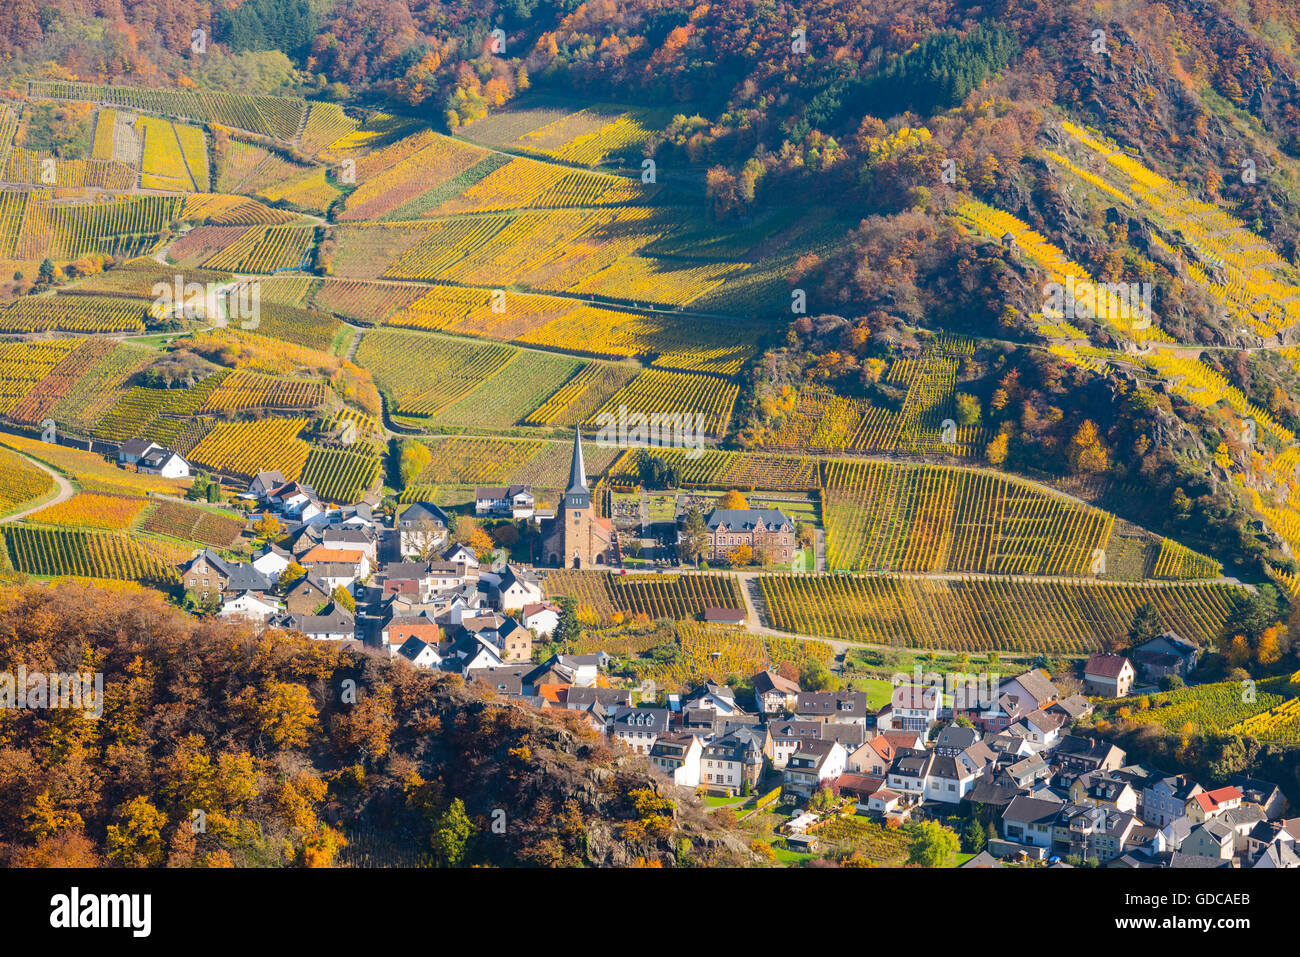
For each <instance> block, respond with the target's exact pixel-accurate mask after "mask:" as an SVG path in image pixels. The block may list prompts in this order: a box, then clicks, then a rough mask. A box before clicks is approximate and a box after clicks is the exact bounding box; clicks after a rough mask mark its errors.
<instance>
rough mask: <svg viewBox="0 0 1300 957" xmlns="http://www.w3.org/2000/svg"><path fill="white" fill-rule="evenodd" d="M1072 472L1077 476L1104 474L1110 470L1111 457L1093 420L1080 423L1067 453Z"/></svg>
mask: <svg viewBox="0 0 1300 957" xmlns="http://www.w3.org/2000/svg"><path fill="white" fill-rule="evenodd" d="M1066 455H1067V458H1068V459H1069V462H1070V470H1071V471H1072V472H1074V473H1075V474H1076V475H1083V474H1087V473H1097V472H1104V471H1106V470H1107V469H1108V468H1110V455H1109V453H1108V452H1107V451H1106V447H1105V446H1104V445H1103V444H1102V442H1101V437H1100V435H1099V434H1098V432H1097V426H1096V424H1095V423H1094V422H1093V421H1092V420H1091V419H1084V420H1083V422H1082V423H1080V425H1079V428H1078V430H1077V431H1076V432H1075V433H1074V437H1073V438H1072V439H1070V447H1069V450H1068V451H1067V453H1066Z"/></svg>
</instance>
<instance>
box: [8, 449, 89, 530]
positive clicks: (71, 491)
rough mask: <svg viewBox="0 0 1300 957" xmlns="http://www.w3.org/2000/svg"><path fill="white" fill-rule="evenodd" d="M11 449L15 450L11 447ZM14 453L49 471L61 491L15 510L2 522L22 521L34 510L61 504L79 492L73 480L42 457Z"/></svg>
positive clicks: (44, 470)
mask: <svg viewBox="0 0 1300 957" xmlns="http://www.w3.org/2000/svg"><path fill="white" fill-rule="evenodd" d="M10 451H13V450H12V449H11V450H10ZM14 455H17V456H20V457H22V458H24V459H26V460H27V461H28V462H30V463H31V464H32V465H35V466H36V467H37V468H38V469H40V470H41V471H43V472H47V473H48V474H49V476H50V478H52V479H54V484H55V485H56V486H58V489H59V493H58V494H57V495H55V496H54V498H51V499H47V500H44V501H40V502H37V503H36V504H35V505H31V506H28V507H27V508H24V509H22V510H20V511H17V512H13V513H12V514H9V515H6V516H5V517H4V518H0V522H17V521H20V520H22V519H24V518H26V517H27V516H28V515H31V514H32V513H33V512H39V511H40V510H41V509H43V508H49V507H50V506H51V505H57V504H59V502H66V501H67V500H68V499H70V498H72V496H74V495H76V494H77V490H76V489H75V488H74V487H73V485H72V483H71V482H69V481H68V480H67V479H66V478H64V477H63V476H62V475H61V474H59V473H58V472H56V471H55V470H54V469H52V468H51V467H50V466H48V465H46V464H45V463H44V462H42V461H41V460H40V459H34V458H32V457H31V456H30V455H23V453H22V452H16V451H15V452H14Z"/></svg>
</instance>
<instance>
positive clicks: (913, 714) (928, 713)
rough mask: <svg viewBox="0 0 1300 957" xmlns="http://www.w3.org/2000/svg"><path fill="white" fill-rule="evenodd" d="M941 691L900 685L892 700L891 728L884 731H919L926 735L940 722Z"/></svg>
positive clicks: (883, 728)
mask: <svg viewBox="0 0 1300 957" xmlns="http://www.w3.org/2000/svg"><path fill="white" fill-rule="evenodd" d="M939 703H940V702H939V689H937V688H928V687H916V686H914V685H899V686H898V687H896V688H895V689H894V693H893V696H892V698H891V699H890V707H891V709H892V710H891V712H890V717H889V727H888V728H885V727H883V726H882V727H881V730H882V731H887V730H890V729H897V730H900V731H919V732H920V733H921V734H925V733H926V732H928V731H929V730H930V726H931V725H933V724H936V723H937V722H938V721H939Z"/></svg>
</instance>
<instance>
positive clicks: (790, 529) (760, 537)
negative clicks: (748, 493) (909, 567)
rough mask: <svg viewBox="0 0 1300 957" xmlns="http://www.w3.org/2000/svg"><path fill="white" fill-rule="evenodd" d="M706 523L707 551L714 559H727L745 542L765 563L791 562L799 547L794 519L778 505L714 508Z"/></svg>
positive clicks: (706, 518) (711, 558)
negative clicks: (795, 534)
mask: <svg viewBox="0 0 1300 957" xmlns="http://www.w3.org/2000/svg"><path fill="white" fill-rule="evenodd" d="M704 525H705V528H706V529H707V530H708V536H709V538H708V545H707V546H706V548H705V554H706V556H707V557H708V558H709V560H711V561H718V560H724V559H727V558H728V557H729V556H730V555H731V554H732V553H733V552H735V551H736V549H738V548H740V547H741V546H742V545H746V546H748V547H749V548H750V550H751V551H752V552H753V554H754V556H755V557H757V558H761V559H762V560H763V562H764V564H776V563H778V562H782V563H788V562H790V561H791V560H792V559H793V558H794V553H795V551H796V550H797V548H798V546H797V544H796V542H795V537H794V522H793V521H791V520H790V519H789V518H787V517H786V515H785V513H783V512H782V511H781V510H780V509H779V508H740V509H723V508H715V509H713V510H712V511H710V512H709V514H708V515H707V516H705V519H704Z"/></svg>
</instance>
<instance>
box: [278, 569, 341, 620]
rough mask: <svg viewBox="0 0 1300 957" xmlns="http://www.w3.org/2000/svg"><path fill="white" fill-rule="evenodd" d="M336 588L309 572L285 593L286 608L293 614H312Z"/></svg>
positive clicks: (328, 598)
mask: <svg viewBox="0 0 1300 957" xmlns="http://www.w3.org/2000/svg"><path fill="white" fill-rule="evenodd" d="M333 592H334V589H333V588H331V587H330V586H328V585H326V584H325V582H324V581H323V580H321V579H320V578H318V577H317V576H316V575H313V574H312V573H311V572H308V573H307V574H306V575H305V576H303V577H302V578H300V579H298V580H297V581H296V582H294V583H293V584H292V585H290V586H289V588H288V589H287V590H286V591H285V593H284V608H285V611H287V612H288V613H289V614H291V615H310V614H314V613H315V611H316V609H318V608H320V607H321V606H322V605H324V604H326V603H327V602H328V601H329V600H330V598H331V596H332V595H333Z"/></svg>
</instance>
